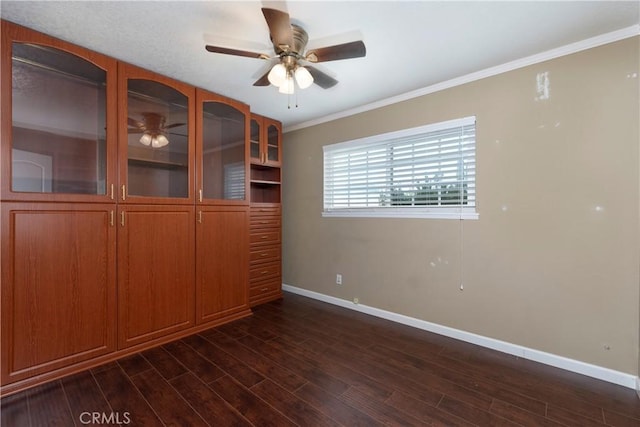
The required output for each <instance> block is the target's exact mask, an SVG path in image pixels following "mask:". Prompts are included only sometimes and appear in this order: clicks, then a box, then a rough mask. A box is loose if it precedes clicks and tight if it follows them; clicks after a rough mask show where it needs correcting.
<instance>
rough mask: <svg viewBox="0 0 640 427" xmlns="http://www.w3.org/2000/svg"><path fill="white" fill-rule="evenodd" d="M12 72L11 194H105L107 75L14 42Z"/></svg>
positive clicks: (75, 60)
mask: <svg viewBox="0 0 640 427" xmlns="http://www.w3.org/2000/svg"><path fill="white" fill-rule="evenodd" d="M11 74H12V76H11V77H12V86H11V89H12V98H11V99H12V102H11V113H12V127H11V131H12V146H11V192H14V193H30V194H33V193H65V194H83V195H106V194H107V143H106V108H107V107H106V99H107V96H106V85H107V72H106V71H105V70H104V69H102V68H100V67H98V66H96V65H95V64H93V63H91V62H89V61H86V60H85V59H83V58H81V57H79V56H76V55H74V54H71V53H69V52H66V51H63V50H59V49H55V48H52V47H48V46H44V45H38V44H32V43H17V42H14V43H13V45H12V53H11Z"/></svg>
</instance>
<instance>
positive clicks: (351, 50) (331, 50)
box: [305, 40, 367, 62]
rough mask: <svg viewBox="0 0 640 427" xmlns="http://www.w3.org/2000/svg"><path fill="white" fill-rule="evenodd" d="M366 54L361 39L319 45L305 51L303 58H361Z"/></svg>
mask: <svg viewBox="0 0 640 427" xmlns="http://www.w3.org/2000/svg"><path fill="white" fill-rule="evenodd" d="M366 54H367V48H366V47H365V46H364V43H363V42H362V40H358V41H355V42H349V43H344V44H337V45H335V46H327V47H321V48H319V49H313V50H310V51H309V52H307V55H306V57H305V59H306V60H307V61H311V62H326V61H337V60H339V59H349V58H361V57H363V56H365V55H366Z"/></svg>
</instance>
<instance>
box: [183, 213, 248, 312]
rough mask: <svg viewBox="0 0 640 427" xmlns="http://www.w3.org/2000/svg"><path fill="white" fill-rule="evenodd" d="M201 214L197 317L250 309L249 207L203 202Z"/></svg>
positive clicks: (197, 270) (198, 249) (198, 234)
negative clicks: (204, 203)
mask: <svg viewBox="0 0 640 427" xmlns="http://www.w3.org/2000/svg"><path fill="white" fill-rule="evenodd" d="M200 212H202V213H201V214H200ZM198 215H199V216H198V218H199V220H198V224H197V227H196V232H197V235H196V246H197V249H196V253H197V261H196V293H197V297H196V301H197V306H196V321H197V322H198V323H206V322H208V321H211V320H214V319H216V318H219V317H222V316H226V315H229V314H231V313H235V312H242V311H246V312H248V311H249V295H248V280H249V279H248V275H247V270H248V268H249V258H248V256H249V208H248V207H247V206H238V207H216V206H199V207H198Z"/></svg>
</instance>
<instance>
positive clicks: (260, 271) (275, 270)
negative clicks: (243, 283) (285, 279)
mask: <svg viewBox="0 0 640 427" xmlns="http://www.w3.org/2000/svg"><path fill="white" fill-rule="evenodd" d="M280 271H281V268H280V261H275V262H270V263H268V264H261V265H257V266H254V267H252V268H251V269H249V283H251V284H253V283H256V282H258V281H260V280H264V279H268V278H271V277H279V276H280Z"/></svg>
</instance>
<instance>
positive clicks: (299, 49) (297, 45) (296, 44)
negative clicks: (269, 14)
mask: <svg viewBox="0 0 640 427" xmlns="http://www.w3.org/2000/svg"><path fill="white" fill-rule="evenodd" d="M291 32H292V33H293V46H287V45H276V44H275V43H274V44H273V49H274V50H275V52H276V54H278V55H280V56H283V55H292V56H294V57H295V58H296V59H300V58H301V57H302V54H303V53H304V48H305V47H306V46H307V42H308V41H309V35H308V34H307V32H306V31H305V30H304V29H303V28H302V27H300V26H298V25H296V24H291Z"/></svg>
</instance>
